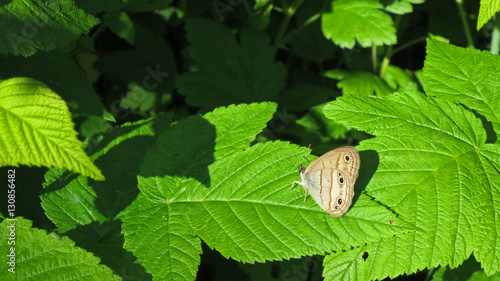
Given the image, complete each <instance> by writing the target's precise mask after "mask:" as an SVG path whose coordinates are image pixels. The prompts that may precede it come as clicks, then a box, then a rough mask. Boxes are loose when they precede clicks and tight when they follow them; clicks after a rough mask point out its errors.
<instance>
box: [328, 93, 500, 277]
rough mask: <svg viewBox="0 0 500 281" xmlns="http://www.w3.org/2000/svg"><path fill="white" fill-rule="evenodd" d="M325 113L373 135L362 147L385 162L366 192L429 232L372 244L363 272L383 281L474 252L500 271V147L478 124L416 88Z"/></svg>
mask: <svg viewBox="0 0 500 281" xmlns="http://www.w3.org/2000/svg"><path fill="white" fill-rule="evenodd" d="M325 113H326V114H327V116H329V117H330V118H332V119H334V120H336V121H340V122H345V123H346V124H348V125H349V126H352V127H354V128H358V129H361V130H364V131H366V132H368V133H370V134H374V135H376V137H375V138H373V139H370V140H366V141H363V142H362V143H361V145H360V146H359V147H358V149H359V150H360V151H361V152H362V151H366V150H371V151H376V153H377V154H378V159H379V161H380V163H379V164H378V169H377V171H376V172H375V173H374V175H373V177H372V178H371V179H370V182H369V184H368V186H367V187H366V190H365V192H366V194H367V195H369V196H370V197H372V198H374V200H375V201H377V202H380V204H382V205H384V206H387V207H388V208H389V209H391V210H392V211H394V212H395V213H396V214H397V216H398V217H399V218H400V219H402V220H404V221H407V222H409V223H412V224H413V225H414V226H415V227H417V228H418V229H422V230H425V232H409V233H406V234H398V235H395V236H393V237H392V238H390V239H381V240H379V241H377V242H376V243H369V244H367V248H366V252H367V253H368V258H367V259H366V260H365V262H363V263H361V266H360V267H359V269H358V270H357V272H358V274H365V275H366V278H367V279H383V278H385V277H387V276H389V277H394V276H397V275H401V274H403V273H413V272H416V271H417V270H421V269H424V268H426V267H435V266H438V265H450V266H453V267H456V266H458V265H460V264H461V263H462V262H463V261H464V260H465V259H467V258H468V257H469V256H470V255H471V254H472V253H474V255H475V256H476V257H477V259H478V260H479V261H480V262H481V264H482V266H483V267H484V268H485V271H486V272H487V273H493V272H496V271H498V270H499V269H500V262H499V259H498V258H497V256H498V252H499V251H500V243H499V239H498V235H496V233H498V232H499V231H500V224H499V223H498V222H497V219H496V214H497V213H498V211H499V210H498V206H499V203H500V202H499V200H500V193H499V186H500V177H499V172H498V171H499V167H500V165H499V164H500V148H499V147H498V146H497V145H493V144H485V141H486V133H485V130H484V128H483V126H482V123H481V120H480V119H478V118H477V117H475V115H474V114H473V113H472V112H470V111H467V110H466V109H464V108H463V107H461V106H458V105H456V104H454V103H452V102H450V101H446V100H442V99H433V98H429V97H426V96H425V95H423V94H421V93H419V92H416V91H411V92H406V93H397V94H393V95H389V96H387V97H385V98H383V99H381V98H375V97H363V96H359V95H349V96H344V97H342V98H339V99H338V100H337V101H335V102H332V103H331V104H329V105H327V106H326V107H325ZM356 251H357V250H356ZM361 254H362V253H361V252H357V253H355V254H354V256H355V257H356V258H359V256H360V255H361ZM356 255H357V256H356ZM326 261H328V263H332V264H325V267H329V268H336V267H338V266H339V265H338V264H337V263H336V258H333V259H328V260H326ZM330 280H333V279H330Z"/></svg>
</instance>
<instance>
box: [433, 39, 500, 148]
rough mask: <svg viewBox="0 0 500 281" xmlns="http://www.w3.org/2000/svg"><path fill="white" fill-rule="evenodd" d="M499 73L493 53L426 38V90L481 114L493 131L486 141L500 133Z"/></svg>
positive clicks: (497, 63)
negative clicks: (489, 123)
mask: <svg viewBox="0 0 500 281" xmlns="http://www.w3.org/2000/svg"><path fill="white" fill-rule="evenodd" d="M499 72H500V58H499V57H498V56H496V55H492V54H490V53H489V52H487V51H482V52H481V51H478V50H474V49H464V48H460V47H455V46H452V45H449V44H446V43H443V42H439V41H437V40H433V39H429V40H428V43H427V58H426V61H425V64H424V81H425V83H424V89H425V91H426V93H427V94H428V95H431V96H438V97H443V98H446V99H448V100H451V101H454V102H456V103H461V104H463V105H465V106H467V107H468V108H471V109H474V110H475V111H476V112H477V113H479V114H481V115H483V116H484V118H486V120H487V121H489V122H491V125H492V126H493V130H494V132H491V134H490V135H489V136H488V140H489V142H495V141H496V139H497V137H496V136H498V135H499V134H500V115H499V112H500V99H499V98H498V94H499V93H500V78H499V76H498V73H499ZM486 129H487V130H488V131H490V130H489V129H488V128H486ZM488 133H490V132H488Z"/></svg>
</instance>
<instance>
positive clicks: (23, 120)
mask: <svg viewBox="0 0 500 281" xmlns="http://www.w3.org/2000/svg"><path fill="white" fill-rule="evenodd" d="M0 116H1V118H0V132H1V134H0V165H2V166H18V165H30V166H31V165H35V166H46V167H58V168H67V169H69V170H73V171H75V172H78V173H81V174H82V175H84V176H88V177H92V178H94V179H97V180H104V177H103V175H102V174H101V171H100V170H99V169H98V168H97V167H96V166H95V165H94V163H92V161H91V160H90V158H89V157H88V156H87V155H86V154H85V152H84V151H83V147H82V143H81V142H80V141H79V140H78V139H77V137H76V131H75V130H74V128H73V126H74V125H73V123H72V121H71V115H70V112H69V110H68V107H67V106H66V103H65V102H64V101H63V100H62V99H61V97H60V96H58V95H57V94H56V93H54V92H52V91H51V90H50V89H49V88H48V87H47V86H46V85H45V84H43V83H41V82H38V81H36V80H34V79H31V78H12V79H9V80H4V81H2V82H0Z"/></svg>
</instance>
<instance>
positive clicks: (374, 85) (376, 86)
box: [325, 69, 392, 97]
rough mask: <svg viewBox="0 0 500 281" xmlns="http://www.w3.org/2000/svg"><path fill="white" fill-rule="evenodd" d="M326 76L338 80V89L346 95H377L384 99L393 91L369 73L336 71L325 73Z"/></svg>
mask: <svg viewBox="0 0 500 281" xmlns="http://www.w3.org/2000/svg"><path fill="white" fill-rule="evenodd" d="M325 76H326V77H329V78H333V79H338V80H340V82H338V83H337V87H338V88H339V89H342V92H343V94H344V95H352V94H360V95H365V96H369V95H373V94H375V95H377V96H380V97H383V96H385V95H388V94H390V93H392V89H391V88H390V87H389V86H387V84H385V83H384V81H383V80H382V79H380V78H379V77H378V76H375V75H373V74H371V73H368V72H355V71H349V70H340V69H334V70H329V71H327V72H325Z"/></svg>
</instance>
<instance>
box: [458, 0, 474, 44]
mask: <svg viewBox="0 0 500 281" xmlns="http://www.w3.org/2000/svg"><path fill="white" fill-rule="evenodd" d="M455 2H456V3H457V6H458V11H459V14H460V19H461V20H462V25H463V26H464V32H465V37H466V38H467V43H468V45H469V47H472V48H474V42H473V41H472V36H471V34H470V30H469V25H468V24H467V15H466V14H465V10H464V5H463V0H455Z"/></svg>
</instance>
